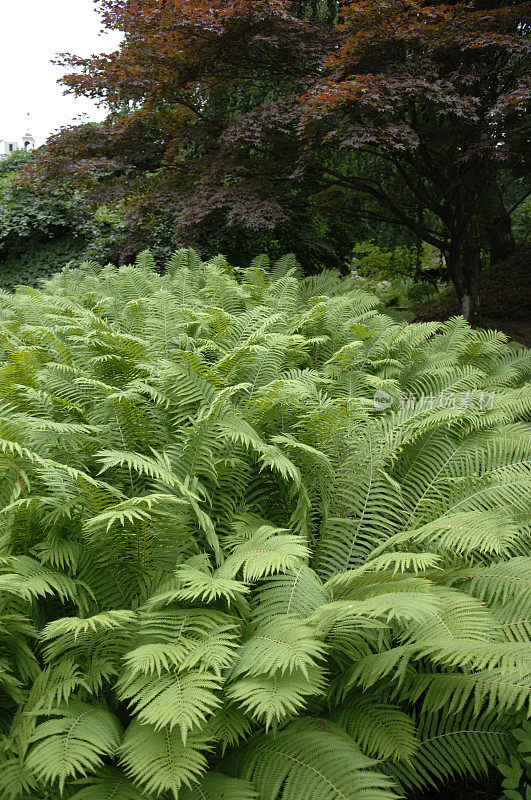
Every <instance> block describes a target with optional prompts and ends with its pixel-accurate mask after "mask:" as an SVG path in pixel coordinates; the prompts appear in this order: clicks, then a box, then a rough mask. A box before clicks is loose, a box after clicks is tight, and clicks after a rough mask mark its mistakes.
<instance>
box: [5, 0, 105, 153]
mask: <svg viewBox="0 0 531 800" xmlns="http://www.w3.org/2000/svg"><path fill="white" fill-rule="evenodd" d="M100 30H101V23H100V18H99V15H98V14H97V13H96V11H95V10H94V5H93V2H92V0H0V139H4V140H9V139H11V140H13V141H18V142H20V141H21V139H22V136H23V134H24V133H25V131H26V128H27V126H28V117H27V116H26V115H27V113H28V112H30V117H29V125H30V129H31V132H32V133H33V135H34V137H35V139H36V140H37V144H38V145H39V144H42V143H43V142H44V141H45V140H46V138H47V136H48V135H49V134H50V133H52V132H53V131H55V130H57V129H58V128H60V127H61V126H62V125H68V124H70V123H72V122H73V121H75V119H76V118H77V117H79V115H80V114H83V113H85V114H87V117H86V118H85V119H91V120H99V119H102V118H103V116H104V115H105V113H104V111H102V110H101V109H98V108H97V107H96V104H95V103H93V102H91V101H90V100H86V99H85V98H79V99H76V98H74V97H73V96H72V95H66V96H65V95H63V88H62V86H60V85H59V84H58V83H57V79H58V78H60V77H61V74H62V73H63V72H64V70H62V69H61V68H60V67H56V66H54V65H52V64H50V59H52V58H53V57H54V56H55V55H56V54H57V53H64V52H70V53H75V54H76V55H84V56H85V55H91V54H92V53H101V52H110V51H112V50H114V49H116V46H117V44H118V42H119V38H118V36H117V35H114V34H104V35H100Z"/></svg>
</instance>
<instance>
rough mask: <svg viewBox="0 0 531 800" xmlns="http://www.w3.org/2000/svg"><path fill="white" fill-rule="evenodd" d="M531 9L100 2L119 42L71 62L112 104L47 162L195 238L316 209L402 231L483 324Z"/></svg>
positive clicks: (518, 129)
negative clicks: (433, 258)
mask: <svg viewBox="0 0 531 800" xmlns="http://www.w3.org/2000/svg"><path fill="white" fill-rule="evenodd" d="M484 5H485V4H484V3H482V4H481V6H484ZM498 5H499V4H498ZM529 7H530V4H529V3H524V4H519V5H509V6H507V7H501V8H500V7H495V8H491V7H489V8H487V9H485V8H484V7H479V4H478V7H474V6H473V5H466V6H465V5H461V4H453V5H452V4H446V5H433V4H429V3H423V2H420V1H419V0H385V1H384V0H381V1H379V2H373V0H371V1H370V2H344V3H341V4H339V5H338V6H336V7H335V12H334V9H333V8H332V5H331V3H328V2H326V3H325V2H306V3H304V2H297V3H289V2H286V0H253V2H250V0H238V1H237V2H231V3H224V2H221V0H216V1H215V2H214V1H213V2H198V3H194V4H190V3H188V2H185V0H178V1H177V2H172V3H166V2H160V0H142V2H141V3H139V2H136V1H135V0H126V1H122V0H120V2H118V0H102V1H101V3H100V8H101V11H102V13H103V20H104V23H105V24H106V25H107V26H109V27H113V28H116V29H119V30H122V31H123V32H124V41H123V44H122V46H121V47H120V49H119V50H118V51H117V52H116V53H113V54H111V55H106V56H100V57H93V58H89V59H80V58H76V57H74V56H66V57H65V58H64V59H63V62H62V63H64V64H65V65H67V66H68V67H69V68H70V69H73V70H74V71H73V72H71V73H70V74H68V75H67V76H66V77H65V79H64V82H65V84H66V86H67V88H68V90H69V91H73V92H76V93H78V94H87V95H89V96H92V97H97V98H100V99H102V100H104V101H105V102H107V103H108V104H109V106H110V108H111V111H112V113H111V115H110V117H109V119H108V120H107V122H106V123H105V124H104V125H102V126H99V127H98V128H79V129H72V130H67V131H65V132H63V133H61V134H60V135H59V136H58V137H56V138H55V139H53V140H52V141H51V142H50V143H49V145H48V146H47V148H46V149H45V151H44V153H43V158H42V159H41V160H40V166H39V173H40V175H41V177H42V176H44V177H45V179H48V180H56V179H57V177H58V176H61V179H63V180H64V179H65V176H66V177H69V178H70V179H75V180H76V181H79V180H80V179H81V180H83V181H84V182H85V185H86V186H87V187H89V188H90V190H91V191H94V192H95V194H99V195H100V196H101V195H102V194H103V195H109V194H110V195H114V196H115V195H116V193H122V194H125V195H127V196H128V198H129V202H130V204H131V205H132V207H133V208H134V214H133V217H132V218H133V219H136V221H137V222H138V223H139V225H138V228H141V226H142V225H143V224H146V223H147V224H150V221H152V220H153V219H156V217H157V214H158V213H160V211H161V210H162V209H164V213H166V214H168V215H169V216H170V217H171V218H173V220H174V222H175V226H176V229H177V231H178V237H177V239H178V241H179V237H181V238H180V241H182V242H187V243H193V244H197V243H198V242H200V241H201V237H203V239H212V238H213V233H214V231H219V230H220V229H222V228H223V227H224V226H225V229H226V226H227V225H228V226H234V227H235V228H237V226H241V227H243V228H246V229H248V230H250V231H256V232H259V231H267V230H271V231H274V232H281V231H284V235H285V236H286V237H287V238H289V237H291V238H293V237H296V234H297V230H299V229H301V228H302V229H304V227H305V226H306V227H308V226H309V227H310V228H311V226H312V224H313V220H312V215H313V214H315V213H318V214H319V215H320V218H321V219H335V220H337V219H338V218H341V219H342V221H343V224H344V225H345V227H346V226H348V225H352V223H353V221H354V223H355V224H359V222H360V220H365V221H366V222H368V223H370V224H372V225H374V226H380V225H399V226H402V227H405V228H407V229H408V230H409V231H411V232H412V234H413V235H414V236H416V237H418V238H420V239H422V240H423V241H426V242H429V243H430V244H432V245H435V246H436V247H438V248H440V249H441V250H442V251H443V252H444V254H445V256H446V260H447V264H448V269H449V271H450V275H451V277H452V280H453V282H454V284H455V287H456V290H457V293H458V296H459V298H460V302H461V307H462V310H463V313H464V314H465V316H466V317H467V318H468V319H470V320H472V321H478V320H479V318H480V308H479V281H480V269H481V255H482V254H481V250H482V246H483V245H484V243H485V242H486V241H487V240H488V239H489V238H491V239H492V240H493V242H494V246H493V251H495V250H496V246H495V243H496V241H497V242H499V241H500V240H501V239H503V237H504V236H505V237H506V238H507V215H506V214H505V213H504V212H502V211H500V208H501V207H500V203H499V200H500V197H499V192H498V189H499V186H498V173H499V172H500V170H504V169H506V168H507V166H508V165H510V164H511V163H512V161H513V160H515V159H521V158H522V155H521V152H520V150H519V147H520V142H521V140H522V139H523V112H524V107H525V101H526V98H527V97H528V96H529V92H528V91H527V90H526V86H525V82H524V69H525V56H526V53H527V52H528V42H527V38H526V37H527V32H528V26H527V24H526V23H525V12H526V10H529ZM304 15H307V16H304ZM135 215H136V216H135ZM303 223H304V224H303ZM314 229H315V227H314ZM509 233H510V232H509ZM362 238H367V236H366V235H364V236H363V237H362ZM509 238H510V237H509ZM498 249H499V248H498Z"/></svg>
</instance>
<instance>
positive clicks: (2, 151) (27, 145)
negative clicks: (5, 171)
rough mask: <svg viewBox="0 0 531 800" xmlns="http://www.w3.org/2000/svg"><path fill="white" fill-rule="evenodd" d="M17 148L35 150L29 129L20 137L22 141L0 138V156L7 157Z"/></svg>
mask: <svg viewBox="0 0 531 800" xmlns="http://www.w3.org/2000/svg"><path fill="white" fill-rule="evenodd" d="M17 150H35V139H34V138H33V136H32V135H31V133H30V132H29V131H26V133H25V134H24V136H23V137H22V142H9V141H7V140H6V141H4V139H0V158H7V157H8V156H10V155H11V153H16V152H17Z"/></svg>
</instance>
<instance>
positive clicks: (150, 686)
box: [0, 250, 531, 800]
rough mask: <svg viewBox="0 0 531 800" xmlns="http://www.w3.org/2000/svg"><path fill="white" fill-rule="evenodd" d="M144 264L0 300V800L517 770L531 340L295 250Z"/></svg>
mask: <svg viewBox="0 0 531 800" xmlns="http://www.w3.org/2000/svg"><path fill="white" fill-rule="evenodd" d="M153 267H154V264H153V259H152V258H151V256H150V255H149V254H148V253H145V254H143V255H142V256H141V257H139V259H138V262H137V264H136V265H135V266H133V267H122V268H120V269H116V268H114V267H112V266H105V267H103V268H100V267H99V266H97V265H96V264H92V263H87V264H85V265H84V266H83V267H82V268H80V269H69V268H68V267H67V268H65V269H64V270H63V271H62V273H60V274H58V275H56V276H55V277H54V278H53V279H52V280H51V281H50V282H49V283H48V284H47V285H46V286H45V287H44V288H43V289H42V290H37V289H30V288H21V289H19V291H18V292H17V293H16V294H14V295H6V294H3V295H1V296H0V317H1V320H0V333H1V336H0V339H1V341H0V347H1V363H0V405H1V412H0V418H1V432H0V436H1V440H0V443H1V455H0V465H1V466H0V507H1V511H0V513H1V517H2V528H1V531H2V532H1V535H0V548H1V549H0V709H1V710H0V735H1V739H0V742H1V743H0V798H2V800H25V798H28V800H29V799H30V798H41V797H43V796H47V797H49V798H57V797H65V798H69V800H74V799H75V800H110V798H113V800H140V798H142V799H144V800H151V798H157V797H159V798H163V800H172V799H173V800H354V798H355V800H391V798H397V797H405V796H407V795H408V794H410V793H411V792H414V791H418V790H422V789H426V790H430V788H432V787H440V786H441V785H444V784H445V783H448V782H450V781H452V780H453V779H454V778H456V777H457V776H480V775H482V774H484V773H486V772H487V771H488V770H489V768H490V767H491V765H494V764H496V763H505V760H506V759H507V758H508V757H509V756H510V754H511V753H512V752H513V751H514V748H515V747H516V746H517V742H515V741H514V737H513V735H512V731H513V729H514V714H515V713H524V714H525V713H526V712H527V709H528V704H529V695H530V689H529V686H530V683H529V678H530V673H531V661H530V647H529V639H530V633H531V621H530V620H531V583H530V580H529V575H530V565H531V558H530V557H529V555H530V554H529V530H530V528H529V515H528V514H529V497H530V492H529V490H530V488H531V487H530V470H529V463H530V461H529V452H530V436H529V426H528V424H527V421H528V420H529V406H530V401H531V396H530V392H529V387H528V384H526V380H527V379H528V377H529V372H530V368H531V360H530V357H529V352H528V351H526V350H523V349H518V348H514V347H511V346H510V345H508V344H507V343H506V341H505V337H504V336H503V335H502V334H499V333H496V332H492V331H474V330H472V329H471V328H470V327H469V326H468V325H467V323H466V322H464V321H463V320H462V319H461V318H455V319H452V320H450V321H448V322H446V323H444V324H442V325H441V324H438V323H422V324H407V323H402V322H396V321H394V320H392V319H391V318H389V317H388V316H385V315H384V314H383V313H382V312H381V310H380V308H379V306H378V301H377V300H376V299H375V298H374V297H373V296H371V295H369V294H367V293H365V292H363V291H360V289H359V288H358V286H357V285H356V282H355V281H353V280H352V279H350V278H342V277H341V276H340V275H339V274H336V273H334V272H324V273H322V274H321V275H317V276H311V277H307V278H300V276H299V274H298V271H297V270H298V267H297V264H296V263H295V261H294V259H293V258H292V257H290V256H287V257H285V258H283V259H282V260H281V261H279V262H278V263H276V264H274V265H270V264H269V263H268V261H267V258H266V257H264V256H260V257H258V258H257V259H255V261H254V262H253V263H252V264H251V266H250V267H249V268H247V269H241V270H240V269H235V268H232V267H231V266H230V265H229V264H228V263H227V262H226V261H225V260H224V259H223V258H222V257H217V258H215V259H212V260H211V261H209V262H207V263H202V262H201V261H200V259H199V258H198V257H197V255H196V254H195V253H194V252H193V251H188V250H181V251H179V252H177V253H176V254H175V255H174V256H173V257H172V259H171V261H170V263H169V264H168V267H167V271H166V273H165V275H164V276H161V275H159V274H157V273H156V271H155V270H154V269H153ZM375 396H376V397H378V398H381V397H385V398H387V400H386V403H384V404H383V405H384V407H383V408H382V403H375V402H374V397H375ZM404 398H405V399H404ZM485 399H487V401H488V402H485Z"/></svg>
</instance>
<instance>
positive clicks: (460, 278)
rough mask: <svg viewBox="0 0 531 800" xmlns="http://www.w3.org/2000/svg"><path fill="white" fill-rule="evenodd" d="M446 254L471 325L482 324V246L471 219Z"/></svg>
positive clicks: (465, 314) (460, 299)
mask: <svg viewBox="0 0 531 800" xmlns="http://www.w3.org/2000/svg"><path fill="white" fill-rule="evenodd" d="M445 255H446V264H447V267H448V272H449V273H450V277H451V279H452V283H453V285H454V287H455V291H456V294H457V298H458V300H459V308H460V313H461V314H462V315H463V317H464V318H465V319H466V320H467V321H468V322H470V324H471V325H481V323H482V318H481V301H480V289H481V248H480V245H479V241H478V239H477V237H476V236H475V235H474V230H473V225H472V223H471V222H470V221H468V222H466V223H465V224H464V226H463V230H462V233H461V235H460V236H456V237H455V238H454V239H453V240H452V241H451V242H450V246H449V248H448V251H447V253H446V254H445Z"/></svg>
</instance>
